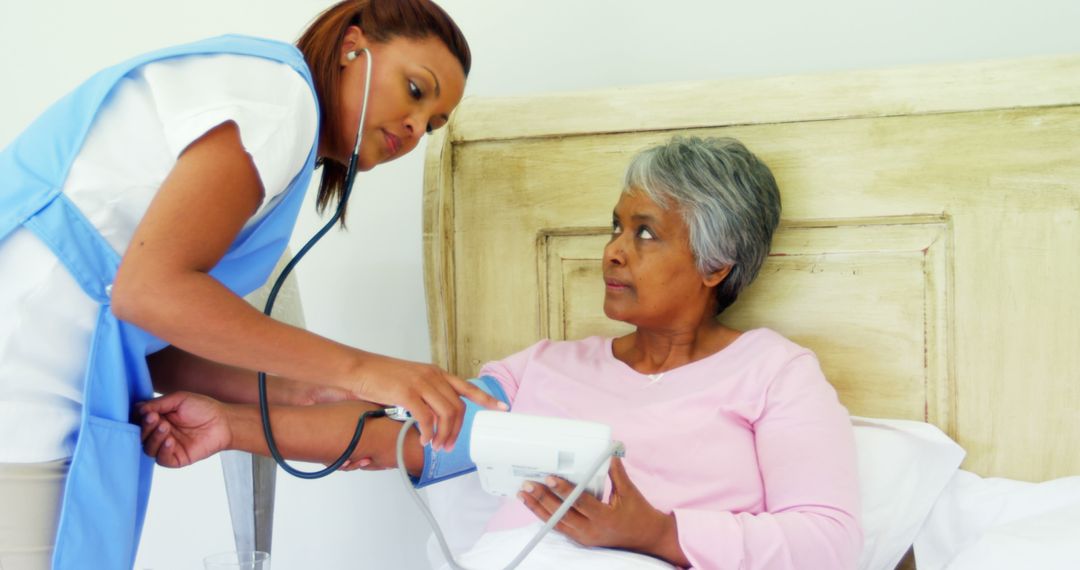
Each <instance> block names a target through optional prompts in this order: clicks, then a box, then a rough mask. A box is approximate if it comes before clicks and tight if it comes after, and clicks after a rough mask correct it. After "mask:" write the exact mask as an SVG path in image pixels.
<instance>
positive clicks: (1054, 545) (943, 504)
mask: <svg viewBox="0 0 1080 570" xmlns="http://www.w3.org/2000/svg"><path fill="white" fill-rule="evenodd" d="M915 559H916V562H917V563H918V567H919V569H920V570H923V569H924V568H925V569H928V570H940V569H943V568H948V569H949V570H968V569H973V568H980V569H994V568H1008V569H1010V570H1011V569H1014V568H1040V569H1052V568H1070V569H1075V568H1080V476H1078V477H1064V478H1061V479H1055V480H1053V481H1046V482H1043V483H1028V482H1024V481H1014V480H1010V479H1002V478H986V479H984V478H982V477H979V476H978V475H976V474H974V473H969V472H967V471H959V472H957V473H956V476H955V477H954V478H953V480H952V481H951V482H950V483H949V486H948V487H946V489H945V492H944V493H942V496H941V497H940V498H939V499H938V502H937V504H936V505H935V506H934V509H933V510H932V511H931V513H930V516H929V518H927V520H926V524H925V525H924V527H923V529H922V530H921V531H920V532H919V536H918V537H917V538H916V540H915ZM1017 561H1021V562H1019V563H1018V562H1017Z"/></svg>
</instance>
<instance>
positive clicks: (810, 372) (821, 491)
mask: <svg viewBox="0 0 1080 570" xmlns="http://www.w3.org/2000/svg"><path fill="white" fill-rule="evenodd" d="M481 374H486V375H490V376H493V377H495V378H496V379H498V381H499V382H500V383H501V384H502V387H503V389H504V390H505V391H506V394H507V396H509V398H510V400H511V402H512V405H513V411H514V412H519V413H525V414H534V415H544V416H556V417H565V418H575V419H583V420H592V421H597V422H602V423H605V424H608V425H610V426H611V427H612V430H613V435H614V437H615V438H616V439H618V440H619V441H622V442H623V443H624V444H625V445H626V458H625V460H624V464H625V466H626V470H627V473H628V474H629V476H630V479H631V481H633V482H634V484H635V485H637V487H638V489H640V490H641V492H642V494H643V495H644V496H645V498H646V499H647V500H648V501H649V502H650V503H651V504H652V506H653V507H655V508H657V509H659V510H661V511H663V512H665V513H674V514H675V520H676V525H677V529H678V537H679V544H680V546H681V547H682V549H683V552H685V553H686V556H687V558H688V559H689V560H690V561H691V563H692V564H693V568H699V569H708V570H712V569H728V568H741V569H747V570H749V569H796V568H798V569H812V570H825V569H834V568H835V569H846V568H854V567H855V563H856V561H857V559H858V557H859V552H860V549H861V547H862V531H861V529H860V527H859V520H858V512H859V504H858V501H859V498H858V487H857V485H858V483H857V479H856V464H855V441H854V435H853V433H852V428H851V423H850V420H849V417H848V413H847V410H846V409H845V408H844V407H843V406H842V405H841V404H840V402H839V401H838V400H837V396H836V392H835V390H833V388H832V386H831V385H829V383H828V382H827V381H826V380H825V377H824V375H823V374H822V372H821V367H820V366H819V365H818V361H817V358H816V357H815V356H814V354H813V353H812V352H810V351H809V350H807V349H805V348H803V347H801V346H799V345H797V344H795V343H793V342H791V341H789V340H788V339H786V338H784V337H783V336H781V335H779V334H778V333H776V332H774V331H771V330H769V329H754V330H750V331H747V332H745V333H743V334H742V335H741V336H739V337H738V338H737V339H736V340H735V341H734V342H733V343H731V344H730V345H728V346H727V347H726V348H724V349H723V350H721V351H720V352H717V353H715V354H713V355H711V356H709V357H707V358H704V359H702V360H698V361H696V362H692V363H690V364H686V365H684V366H680V367H678V368H675V369H673V370H669V371H667V372H665V373H664V374H663V375H662V376H661V377H659V379H654V378H650V377H649V376H647V375H644V374H641V373H639V372H637V371H635V370H633V369H632V368H630V367H629V366H627V365H626V364H625V363H624V362H622V361H620V360H618V359H616V358H615V357H614V356H613V353H612V350H611V339H610V338H601V337H590V338H587V339H584V340H580V341H566V342H552V341H541V342H539V343H537V344H535V345H533V346H532V347H530V348H528V349H526V350H523V351H521V352H519V353H517V354H514V355H513V356H510V357H508V358H506V359H504V360H501V361H498V362H493V363H489V364H487V365H485V366H484V367H483V369H482V370H481ZM535 521H536V516H535V515H533V514H532V512H530V511H529V510H528V509H527V508H525V506H524V505H522V504H521V503H520V502H519V501H516V500H507V501H505V502H504V503H503V504H502V506H501V507H500V508H499V510H498V511H497V512H496V513H495V515H494V517H493V518H492V519H491V521H490V522H489V524H488V530H491V531H494V530H506V529H511V528H517V527H520V526H524V525H528V524H531V523H533V522H535Z"/></svg>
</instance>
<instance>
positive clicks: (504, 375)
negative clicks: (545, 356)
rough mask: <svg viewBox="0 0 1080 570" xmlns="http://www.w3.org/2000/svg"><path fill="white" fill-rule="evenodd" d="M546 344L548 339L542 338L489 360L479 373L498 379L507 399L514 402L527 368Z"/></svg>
mask: <svg viewBox="0 0 1080 570" xmlns="http://www.w3.org/2000/svg"><path fill="white" fill-rule="evenodd" d="M545 344H547V341H543V340H542V341H540V342H538V343H536V344H534V345H532V346H530V347H529V348H526V349H525V350H522V351H521V352H517V353H515V354H512V355H510V356H507V357H506V358H504V359H502V360H496V361H494V362H488V363H487V364H485V365H484V366H482V367H481V368H480V374H479V375H480V376H491V377H492V378H495V379H496V380H498V381H499V385H500V386H502V389H503V392H506V397H507V399H508V400H510V403H511V404H513V403H514V398H516V397H517V392H518V387H519V386H520V385H521V379H522V378H524V377H525V370H526V369H527V368H528V367H529V362H531V361H532V359H533V355H534V354H536V351H537V350H538V349H539V348H540V347H541V346H543V345H545Z"/></svg>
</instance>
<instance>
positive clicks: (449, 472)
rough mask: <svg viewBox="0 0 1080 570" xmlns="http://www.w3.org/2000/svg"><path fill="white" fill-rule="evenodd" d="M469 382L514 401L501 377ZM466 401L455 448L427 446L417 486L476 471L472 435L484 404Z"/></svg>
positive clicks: (481, 378) (414, 478)
mask: <svg viewBox="0 0 1080 570" xmlns="http://www.w3.org/2000/svg"><path fill="white" fill-rule="evenodd" d="M469 382H471V383H472V384H474V385H476V386H477V387H479V388H480V389H481V390H483V391H484V392H485V393H487V394H488V395H490V396H494V397H495V398H496V399H497V400H499V401H500V402H503V403H505V404H507V405H509V404H510V400H509V399H508V398H507V397H506V393H505V392H503V389H502V386H500V385H499V381H498V380H496V379H495V378H493V377H491V376H481V377H480V378H473V379H471V380H469ZM462 401H464V402H465V420H464V422H463V423H462V424H461V432H460V433H459V434H458V438H457V443H456V444H455V445H454V450H453V451H445V450H444V451H432V449H431V446H430V445H425V446H424V470H423V471H422V472H421V473H420V477H419V478H416V477H410V478H411V479H412V482H413V485H414V486H416V488H417V489H420V488H423V487H427V486H428V485H433V484H435V483H438V482H440V481H445V480H447V479H453V478H454V477H457V476H459V475H465V474H466V473H472V472H473V471H476V464H474V463H473V462H472V458H471V456H470V455H469V439H470V436H471V435H472V424H473V417H474V416H476V412H479V411H480V410H483V409H484V408H482V407H481V406H480V405H479V404H477V403H476V402H473V401H472V400H469V399H468V398H462Z"/></svg>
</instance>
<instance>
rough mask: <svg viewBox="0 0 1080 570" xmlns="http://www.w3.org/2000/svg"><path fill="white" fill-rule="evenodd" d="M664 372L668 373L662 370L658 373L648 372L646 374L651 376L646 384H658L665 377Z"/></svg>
mask: <svg viewBox="0 0 1080 570" xmlns="http://www.w3.org/2000/svg"><path fill="white" fill-rule="evenodd" d="M664 374H666V372H660V373H657V374H646V376H648V377H649V383H648V384H646V386H652V385H653V384H656V383H657V382H659V381H660V379H661V378H663V377H664Z"/></svg>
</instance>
